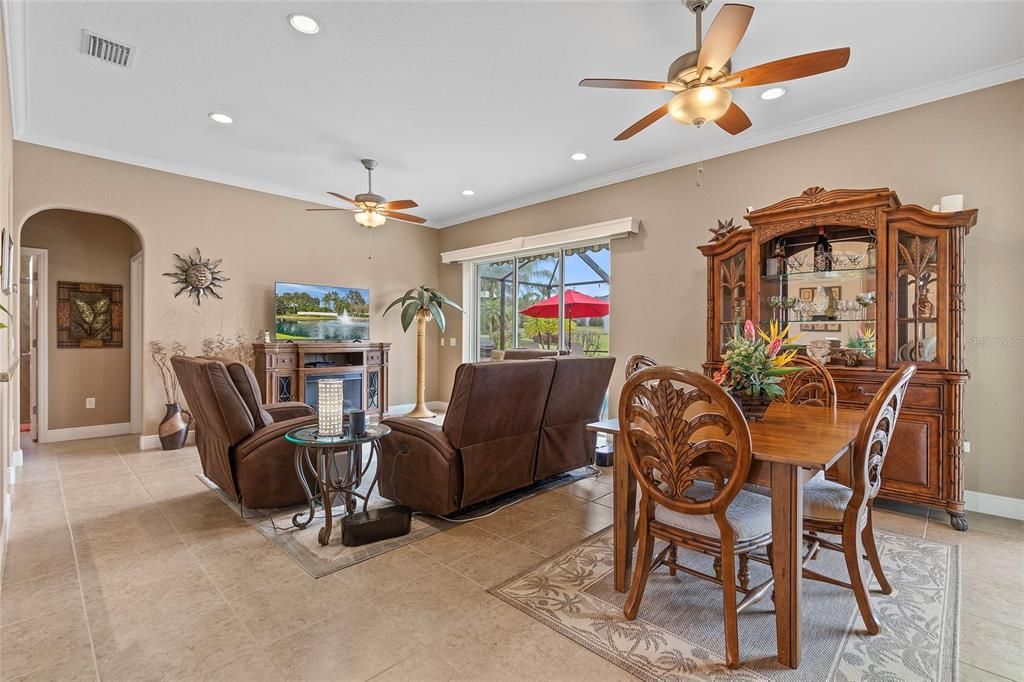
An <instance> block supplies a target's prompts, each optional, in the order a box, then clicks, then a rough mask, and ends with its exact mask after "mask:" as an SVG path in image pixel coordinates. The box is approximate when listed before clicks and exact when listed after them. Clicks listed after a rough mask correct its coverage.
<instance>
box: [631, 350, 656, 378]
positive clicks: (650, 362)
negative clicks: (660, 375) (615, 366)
mask: <svg viewBox="0 0 1024 682" xmlns="http://www.w3.org/2000/svg"><path fill="white" fill-rule="evenodd" d="M657 364H658V361H657V360H655V359H654V358H652V357H651V356H649V355H643V354H641V353H637V354H636V355H630V356H629V359H628V360H626V378H627V379H628V378H629V377H631V376H633V375H634V374H636V373H637V372H639V371H640V370H642V369H646V368H648V367H655V366H656V365H657Z"/></svg>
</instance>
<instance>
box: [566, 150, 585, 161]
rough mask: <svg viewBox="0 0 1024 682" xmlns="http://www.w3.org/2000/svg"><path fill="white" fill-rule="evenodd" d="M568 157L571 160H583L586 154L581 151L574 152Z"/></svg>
mask: <svg viewBox="0 0 1024 682" xmlns="http://www.w3.org/2000/svg"><path fill="white" fill-rule="evenodd" d="M569 158H570V159H572V160H573V161H583V160H584V159H586V158H587V155H586V154H584V153H583V152H576V153H575V154H573V155H572V156H570V157H569Z"/></svg>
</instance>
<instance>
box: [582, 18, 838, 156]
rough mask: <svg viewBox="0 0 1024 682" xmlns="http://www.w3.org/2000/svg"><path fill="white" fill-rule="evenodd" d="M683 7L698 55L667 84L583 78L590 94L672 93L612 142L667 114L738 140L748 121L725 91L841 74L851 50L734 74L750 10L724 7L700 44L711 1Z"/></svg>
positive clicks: (681, 62) (688, 57)
mask: <svg viewBox="0 0 1024 682" xmlns="http://www.w3.org/2000/svg"><path fill="white" fill-rule="evenodd" d="M684 3H685V4H686V7H687V9H689V10H690V11H691V12H693V13H694V14H696V15H697V49H696V50H693V51H692V52H687V53H686V54H684V55H682V56H681V57H679V58H678V59H676V60H675V61H674V62H672V64H671V65H670V66H669V67H668V78H667V79H666V80H665V81H644V80H624V79H614V78H584V79H583V80H581V81H580V85H581V86H583V87H589V88H622V89H627V90H668V91H669V92H673V93H675V95H674V96H673V97H672V99H670V100H669V101H668V102H667V103H666V104H663V105H662V106H660V107H658V108H657V109H655V110H654V111H652V112H651V113H649V114H647V115H646V116H644V117H643V118H642V119H640V120H639V121H637V122H636V123H634V124H633V125H631V126H629V127H628V128H626V129H625V130H623V131H622V132H621V133H619V135H618V136H617V137H616V138H615V139H616V140H628V139H629V138H631V137H633V136H634V135H636V134H637V133H639V132H640V131H641V130H643V129H644V128H646V127H647V126H649V125H651V124H652V123H654V122H655V121H657V120H659V119H661V118H662V117H663V116H665V115H666V114H668V115H669V116H671V117H672V118H674V119H675V120H677V121H679V122H680V123H688V124H690V125H695V126H701V125H703V124H705V123H708V122H709V121H713V122H714V123H715V124H717V125H718V127H719V128H721V129H722V130H724V131H726V132H727V133H730V134H732V135H736V134H737V133H741V132H743V131H744V130H746V129H747V128H749V127H750V119H749V118H747V115H746V113H744V111H743V110H742V109H740V108H739V106H737V104H736V103H735V102H733V101H732V93H731V92H730V91H729V88H749V87H753V86H756V85H767V84H769V83H778V82H779V81H789V80H795V79H797V78H806V77H807V76H815V75H817V74H819V73H826V72H828V71H834V70H836V69H841V68H843V67H844V66H846V63H847V62H848V61H850V48H848V47H841V48H837V49H834V50H822V51H821V52H809V53H807V54H802V55H798V56H796V57H787V58H785V59H779V60H777V61H774V62H768V63H767V64H761V65H759V66H752V67H750V68H747V69H743V70H742V71H736V72H733V71H732V55H733V52H735V51H736V47H737V46H738V45H739V44H740V40H742V39H743V34H744V33H745V32H746V30H747V25H748V24H749V23H750V18H751V16H753V14H754V8H753V7H751V6H749V5H737V4H727V5H723V6H722V9H721V10H720V11H719V12H718V16H716V17H715V20H714V21H713V22H712V23H711V28H709V29H708V34H707V36H706V37H705V38H703V39H702V37H701V15H702V14H703V12H704V10H705V9H707V6H708V5H709V4H710V3H711V0H684Z"/></svg>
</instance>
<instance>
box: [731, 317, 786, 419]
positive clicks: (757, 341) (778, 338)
mask: <svg viewBox="0 0 1024 682" xmlns="http://www.w3.org/2000/svg"><path fill="white" fill-rule="evenodd" d="M795 340H796V339H795V337H794V338H793V339H790V338H789V327H788V326H787V327H786V328H784V329H781V330H780V329H779V323H778V322H775V321H773V322H772V323H771V326H770V327H769V328H768V331H767V332H765V331H764V330H763V329H760V328H759V327H758V326H757V325H755V324H754V323H753V322H752V321H750V320H747V322H746V324H744V325H743V332H742V333H740V330H739V328H737V329H736V332H735V333H734V334H733V338H731V339H729V341H728V343H726V351H725V354H724V355H722V367H721V369H719V370H718V371H717V372H715V374H714V380H715V383H717V384H719V385H720V386H721V387H722V388H724V389H726V390H727V391H729V393H730V394H731V395H732V398H733V400H735V401H736V404H737V405H738V406H739V408H740V410H741V411H742V412H743V416H744V417H746V418H747V421H758V420H760V419H763V418H764V413H765V412H767V411H768V406H769V405H771V403H772V401H773V400H775V399H776V398H780V397H782V396H783V395H785V390H784V389H783V388H782V386H780V385H779V383H780V382H781V381H782V377H783V376H784V375H786V374H790V373H792V372H799V371H800V368H799V367H790V366H788V365H789V363H790V362H791V361H792V360H793V358H794V357H795V356H796V349H795V348H793V347H792V346H791V344H792V342H793V341H795ZM787 346H789V347H788V348H787Z"/></svg>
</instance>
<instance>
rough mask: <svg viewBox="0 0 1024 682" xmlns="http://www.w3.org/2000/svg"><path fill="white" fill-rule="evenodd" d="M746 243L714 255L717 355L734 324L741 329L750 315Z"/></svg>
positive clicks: (732, 332) (726, 340)
mask: <svg viewBox="0 0 1024 682" xmlns="http://www.w3.org/2000/svg"><path fill="white" fill-rule="evenodd" d="M748 250H749V247H747V246H745V245H744V246H741V247H740V248H739V249H738V250H736V251H735V252H733V253H727V254H725V255H723V256H720V257H719V258H718V259H716V261H717V262H716V266H717V267H716V272H715V285H714V286H715V287H716V288H717V292H716V293H717V295H716V296H715V298H716V299H717V301H718V306H719V308H718V311H717V314H716V315H715V317H716V319H717V320H718V329H716V330H715V337H716V338H715V348H716V349H717V353H718V357H719V358H721V356H722V353H723V352H725V344H726V343H727V342H728V341H729V339H731V338H732V336H733V334H734V333H735V330H736V328H737V326H738V327H739V328H740V330H741V332H740V333H742V327H743V323H744V322H745V321H746V320H747V319H748V318H750V317H751V311H750V310H749V305H750V283H749V282H748V279H747V275H748V273H747V268H748V261H749V253H748Z"/></svg>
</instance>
